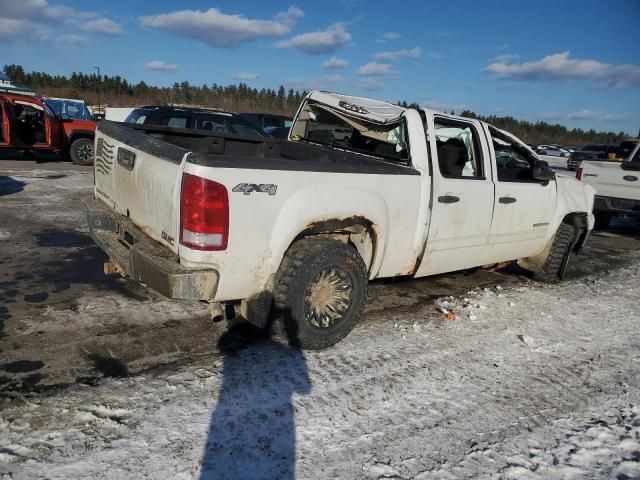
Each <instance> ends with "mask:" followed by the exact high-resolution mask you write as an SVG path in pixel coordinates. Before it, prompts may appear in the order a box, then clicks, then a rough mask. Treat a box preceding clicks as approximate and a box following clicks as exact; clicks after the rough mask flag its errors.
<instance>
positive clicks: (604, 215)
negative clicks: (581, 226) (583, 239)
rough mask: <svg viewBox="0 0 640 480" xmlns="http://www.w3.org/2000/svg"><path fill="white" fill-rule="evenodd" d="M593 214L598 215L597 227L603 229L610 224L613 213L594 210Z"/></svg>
mask: <svg viewBox="0 0 640 480" xmlns="http://www.w3.org/2000/svg"><path fill="white" fill-rule="evenodd" d="M593 216H594V217H596V224H595V227H596V228H597V229H598V230H603V229H605V228H607V227H608V226H609V223H610V222H611V219H612V218H613V213H610V212H593Z"/></svg>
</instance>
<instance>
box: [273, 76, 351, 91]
mask: <svg viewBox="0 0 640 480" xmlns="http://www.w3.org/2000/svg"><path fill="white" fill-rule="evenodd" d="M341 80H342V77H341V76H340V75H323V76H321V77H320V78H318V79H307V78H291V79H289V80H286V81H285V82H284V84H285V86H287V87H289V88H294V89H296V90H330V89H331V87H332V86H333V85H334V84H335V83H337V82H339V81H341Z"/></svg>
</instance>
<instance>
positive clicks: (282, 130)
mask: <svg viewBox="0 0 640 480" xmlns="http://www.w3.org/2000/svg"><path fill="white" fill-rule="evenodd" d="M291 120H292V119H291V117H286V116H283V115H275V114H266V113H241V114H232V113H228V112H223V111H218V110H213V109H205V108H190V107H170V106H144V107H140V108H136V109H134V110H133V111H132V112H131V113H130V114H129V116H128V117H127V118H126V120H125V122H127V123H134V124H141V125H157V126H165V127H168V128H177V129H187V130H201V131H204V132H212V133H218V134H223V135H226V134H235V135H243V136H253V137H269V136H271V137H275V138H286V137H287V136H288V134H289V127H290V126H291ZM96 125H97V120H96V119H95V118H94V116H93V115H92V114H91V112H90V111H89V109H88V107H87V105H86V104H85V102H84V101H82V100H76V99H67V98H51V97H42V96H39V95H36V94H35V93H31V92H16V91H15V89H12V90H2V89H0V148H11V149H19V150H29V151H32V150H33V151H38V152H52V153H57V154H61V155H62V156H64V157H67V158H69V159H70V160H72V161H73V162H75V163H77V164H78V165H92V164H93V158H94V155H93V147H94V136H95V130H96Z"/></svg>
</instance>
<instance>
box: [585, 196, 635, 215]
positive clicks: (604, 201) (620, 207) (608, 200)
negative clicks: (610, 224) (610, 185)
mask: <svg viewBox="0 0 640 480" xmlns="http://www.w3.org/2000/svg"><path fill="white" fill-rule="evenodd" d="M593 210H594V211H600V212H611V213H624V214H626V215H634V216H640V200H631V199H627V198H614V197H602V196H599V195H596V199H595V203H594V204H593Z"/></svg>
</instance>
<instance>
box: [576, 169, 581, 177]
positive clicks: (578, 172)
mask: <svg viewBox="0 0 640 480" xmlns="http://www.w3.org/2000/svg"><path fill="white" fill-rule="evenodd" d="M576 178H577V179H578V180H582V167H578V168H576Z"/></svg>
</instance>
